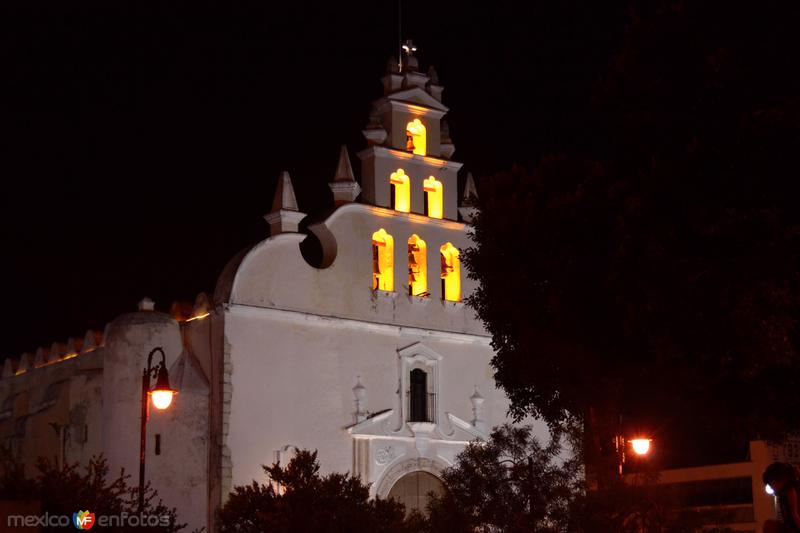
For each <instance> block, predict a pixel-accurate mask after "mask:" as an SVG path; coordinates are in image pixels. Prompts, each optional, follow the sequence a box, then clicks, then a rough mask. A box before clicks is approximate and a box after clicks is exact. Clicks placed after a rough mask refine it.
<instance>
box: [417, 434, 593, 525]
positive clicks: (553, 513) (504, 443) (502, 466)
mask: <svg viewBox="0 0 800 533" xmlns="http://www.w3.org/2000/svg"><path fill="white" fill-rule="evenodd" d="M562 451H563V450H562V446H561V444H560V442H559V436H556V437H555V438H554V439H552V440H551V441H550V442H549V443H548V444H545V445H543V444H541V443H540V442H538V441H537V440H536V439H535V438H534V437H533V436H532V434H531V428H530V427H514V426H510V425H505V426H501V427H498V428H496V429H495V430H494V431H493V432H492V435H491V437H490V439H489V441H488V442H485V443H483V442H474V443H471V444H470V445H469V446H467V448H466V449H465V450H464V451H463V452H461V453H460V454H459V455H458V458H457V463H456V465H455V466H454V467H453V468H450V469H447V470H445V472H444V474H443V481H444V484H445V487H446V488H447V490H446V492H445V493H444V494H443V495H442V496H434V497H433V498H432V499H431V502H430V504H429V512H430V517H429V522H430V530H431V531H433V532H442V533H444V532H453V533H459V532H465V533H466V532H472V531H504V532H507V533H513V532H523V531H526V532H530V531H536V532H542V533H544V532H547V533H555V532H559V531H567V530H568V529H567V528H568V526H569V524H570V512H569V511H570V507H571V506H572V504H573V501H574V500H575V499H576V498H577V497H578V495H579V494H581V492H582V483H581V480H580V477H579V475H578V474H579V471H580V468H579V462H578V461H577V460H575V459H572V460H566V461H563V462H562V460H561V459H560V458H559V456H560V454H561V453H562Z"/></svg>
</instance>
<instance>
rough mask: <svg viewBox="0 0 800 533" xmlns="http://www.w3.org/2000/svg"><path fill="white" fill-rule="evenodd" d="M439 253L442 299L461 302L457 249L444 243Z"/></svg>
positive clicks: (459, 267)
mask: <svg viewBox="0 0 800 533" xmlns="http://www.w3.org/2000/svg"><path fill="white" fill-rule="evenodd" d="M439 251H440V252H441V260H442V299H444V300H449V301H451V302H459V301H461V260H460V259H459V257H458V256H459V252H458V248H456V247H455V246H453V245H452V244H451V243H449V242H448V243H445V244H444V245H443V246H442V247H441V248H440V249H439Z"/></svg>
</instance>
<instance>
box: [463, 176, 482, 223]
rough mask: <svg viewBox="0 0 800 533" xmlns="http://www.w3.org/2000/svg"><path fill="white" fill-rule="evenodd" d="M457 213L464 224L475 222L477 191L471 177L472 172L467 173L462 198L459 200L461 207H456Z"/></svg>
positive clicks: (473, 179)
mask: <svg viewBox="0 0 800 533" xmlns="http://www.w3.org/2000/svg"><path fill="white" fill-rule="evenodd" d="M458 212H459V213H460V214H461V218H462V219H463V220H464V222H466V223H468V224H469V223H471V222H472V221H473V220H475V217H476V216H477V214H478V189H477V188H476V187H475V178H473V177H472V172H468V173H467V182H466V183H465V184H464V196H463V197H462V199H461V205H459V206H458Z"/></svg>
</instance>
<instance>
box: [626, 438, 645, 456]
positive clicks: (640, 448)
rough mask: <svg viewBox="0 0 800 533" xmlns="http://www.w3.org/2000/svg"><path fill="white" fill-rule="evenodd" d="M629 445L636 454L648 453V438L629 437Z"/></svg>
mask: <svg viewBox="0 0 800 533" xmlns="http://www.w3.org/2000/svg"><path fill="white" fill-rule="evenodd" d="M630 442H631V447H632V448H633V453H635V454H636V455H647V454H648V453H650V439H631V441H630Z"/></svg>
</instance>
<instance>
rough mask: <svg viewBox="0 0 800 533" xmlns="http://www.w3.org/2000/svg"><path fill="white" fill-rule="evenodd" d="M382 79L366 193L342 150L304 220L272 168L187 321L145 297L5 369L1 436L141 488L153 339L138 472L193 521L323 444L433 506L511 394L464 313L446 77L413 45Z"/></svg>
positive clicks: (417, 502) (322, 452)
mask: <svg viewBox="0 0 800 533" xmlns="http://www.w3.org/2000/svg"><path fill="white" fill-rule="evenodd" d="M383 86H384V95H383V97H382V98H380V99H378V100H377V101H376V102H374V104H373V107H372V113H371V115H370V120H369V124H368V125H367V127H366V129H365V130H364V136H365V138H366V141H367V147H366V148H365V149H363V150H362V151H360V152H358V154H357V155H358V159H359V160H360V167H361V169H360V182H359V181H358V180H356V178H355V176H354V173H353V170H352V167H351V159H350V157H349V155H348V152H347V149H346V148H345V147H342V150H341V154H340V159H339V162H338V165H337V166H336V170H335V173H334V175H333V177H332V180H331V183H330V189H331V191H332V193H333V199H334V204H335V205H334V207H333V209H331V210H330V211H328V212H326V213H321V214H316V215H306V214H305V213H302V212H301V211H300V206H298V204H297V201H296V199H295V195H294V191H293V189H292V182H291V179H290V177H289V174H288V173H283V174H282V175H281V177H280V179H279V181H278V185H277V190H276V192H275V197H274V201H273V203H272V208H271V210H270V211H269V213H268V214H267V215H266V216H265V218H266V220H267V222H268V224H269V227H270V235H269V237H268V238H266V239H264V240H263V241H261V242H260V243H258V244H256V245H255V246H253V247H251V248H248V249H246V250H243V251H242V252H241V253H240V254H238V255H237V256H236V257H234V258H233V259H232V260H231V261H230V263H229V264H228V265H227V266H226V267H225V269H224V271H223V272H222V274H221V275H220V278H219V281H218V284H217V287H216V290H215V292H214V295H213V297H211V298H209V297H206V296H205V295H201V296H200V297H199V298H198V301H197V303H196V305H195V310H194V312H193V313H191V314H190V315H189V316H182V317H181V316H177V317H176V316H175V313H173V316H170V315H169V314H165V313H160V312H157V311H155V310H153V304H152V302H150V301H147V300H145V301H143V302H142V303H141V304H140V310H139V311H137V312H134V313H131V314H127V315H123V316H121V317H119V318H117V319H116V320H114V321H113V322H111V323H110V324H109V325H108V327H107V328H106V331H105V334H104V335H102V336H101V335H99V334H97V333H92V332H90V334H88V335H87V337H86V340H85V341H84V342H83V343H81V342H78V344H77V345H76V344H75V342H74V341H71V342H72V343H73V346H72V347H71V348H70V349H69V350H68V349H66V348H65V349H64V350H60V349H58V348H56V349H51V350H49V351H42V350H40V352H41V353H39V354H38V355H37V356H36V357H31V356H28V355H25V356H23V357H22V358H21V359H20V360H13V359H9V360H8V361H7V362H6V366H5V368H4V371H3V378H2V381H0V402H2V405H3V411H2V412H0V436H2V437H3V438H4V442H5V443H6V444H7V445H8V446H9V447H11V448H13V449H15V450H16V451H17V453H19V454H20V456H21V457H23V459H25V460H26V461H27V462H28V463H30V464H32V460H33V459H35V455H37V454H39V455H41V454H56V455H59V457H60V458H61V460H65V461H81V462H85V461H86V460H87V459H88V458H89V457H90V456H91V455H92V454H94V453H100V452H102V453H104V454H105V456H106V457H107V458H108V460H109V462H110V466H111V470H112V472H117V471H118V470H119V469H120V468H124V469H125V471H126V472H128V473H130V474H133V478H132V482H133V483H135V482H136V474H137V473H138V456H139V438H138V436H139V420H140V409H141V400H140V389H141V376H142V370H143V368H144V366H145V365H146V362H145V361H146V358H147V355H148V353H149V352H150V351H151V350H152V349H153V348H154V347H157V346H161V347H163V349H164V351H165V353H166V363H167V367H168V368H169V374H170V380H171V382H172V385H173V386H174V387H175V388H177V389H179V391H180V392H179V394H178V396H177V398H176V400H175V402H174V403H173V405H172V406H171V407H170V408H169V409H167V410H165V411H157V410H151V415H150V420H149V423H148V436H147V455H146V457H147V471H146V474H147V476H146V477H147V479H148V480H149V481H150V482H151V483H152V484H153V486H154V487H155V488H156V489H157V490H158V491H159V494H160V495H161V497H162V498H163V499H164V500H165V503H167V504H168V505H170V506H176V507H177V508H178V513H179V517H180V518H181V520H183V521H187V522H189V526H190V529H191V528H194V527H198V526H206V527H208V528H209V529H210V530H213V529H214V527H213V526H214V515H215V511H216V510H217V509H218V508H219V506H220V505H222V504H223V502H224V501H225V498H226V495H227V494H228V493H229V492H230V490H231V488H232V487H233V486H234V485H237V484H246V483H249V482H251V481H252V480H253V479H257V480H264V475H265V474H264V471H263V469H262V465H265V464H271V463H273V462H275V461H280V462H281V463H284V464H285V463H286V462H287V461H288V460H290V459H291V457H292V455H293V453H294V452H295V451H296V450H297V449H300V448H307V449H312V450H318V452H319V460H320V463H321V466H322V469H323V471H325V472H330V471H340V472H345V471H349V472H352V473H354V474H357V475H359V476H361V478H362V479H363V480H364V481H365V482H367V483H369V484H370V487H371V489H370V491H371V494H372V495H373V496H380V497H387V496H393V497H396V498H398V499H400V500H401V501H403V502H404V503H406V505H408V506H410V507H424V505H425V500H426V496H425V495H426V494H427V492H428V491H430V490H435V489H436V488H437V487H438V486H439V485H440V482H439V480H438V476H439V475H440V473H441V471H442V469H444V468H446V467H447V466H449V465H452V464H453V461H454V458H455V456H456V454H458V453H459V452H460V451H461V450H462V449H463V448H464V446H465V445H466V444H467V443H468V442H470V441H472V440H475V439H483V438H485V437H486V436H487V433H488V431H489V430H490V428H491V427H492V426H494V425H497V424H500V423H502V422H505V421H506V410H507V407H508V403H507V400H506V398H505V397H504V395H503V394H502V393H501V392H500V391H499V390H497V389H496V388H495V383H494V381H493V371H492V368H491V366H490V360H491V358H492V355H493V351H492V348H491V346H490V337H489V335H488V334H487V332H486V331H485V329H484V328H483V326H482V324H481V323H480V322H479V321H478V320H477V319H476V317H475V314H474V312H473V310H472V309H470V308H469V307H468V306H466V305H465V304H464V299H465V298H466V297H467V296H468V295H469V294H470V293H471V292H472V291H473V290H474V288H475V286H474V282H473V281H472V280H470V279H469V278H468V277H467V275H466V273H465V271H464V268H463V267H462V264H461V258H462V254H463V252H464V250H465V249H466V248H467V247H469V246H470V235H469V222H470V221H471V220H472V216H473V215H474V212H473V209H474V208H473V207H472V205H471V203H472V202H471V201H472V200H474V197H475V195H476V191H475V184H474V183H473V181H472V178H471V177H468V178H467V182H466V188H465V190H464V193H463V194H462V195H459V193H458V177H457V174H458V172H459V170H460V169H461V164H460V163H457V162H455V161H452V160H451V159H450V157H451V156H452V154H453V152H454V146H453V144H452V141H451V140H450V138H449V133H448V129H447V127H446V124H445V122H444V117H445V116H446V114H447V112H448V109H447V107H446V106H445V105H444V104H443V103H442V99H441V96H442V86H441V85H439V80H438V78H437V76H436V73H435V71H434V70H433V69H430V70H429V71H428V74H427V75H426V74H422V73H421V72H419V70H418V66H417V59H416V57H414V56H413V53H409V54H408V55H407V56H406V58H405V59H404V61H403V64H402V65H397V64H396V63H394V61H391V62H390V63H389V68H388V69H387V72H386V75H385V76H384V78H383ZM332 166H333V165H332ZM459 196H461V202H459ZM54 384H56V385H54ZM51 422H52V423H54V424H56V426H53V425H52V424H51ZM54 427H56V428H61V429H60V430H58V431H56V430H54V429H53V428H54ZM543 431H544V429H543Z"/></svg>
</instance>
